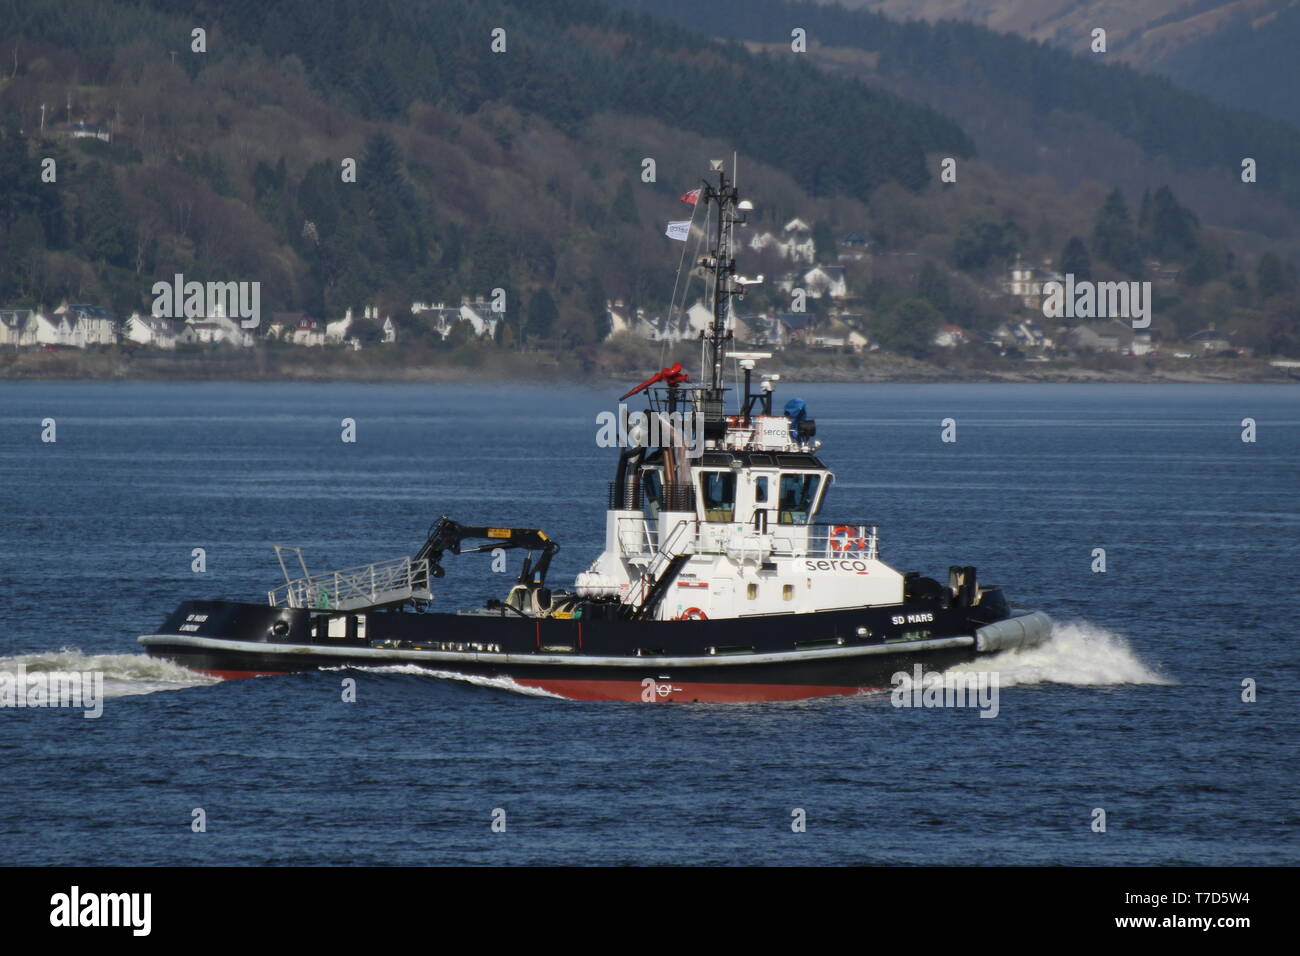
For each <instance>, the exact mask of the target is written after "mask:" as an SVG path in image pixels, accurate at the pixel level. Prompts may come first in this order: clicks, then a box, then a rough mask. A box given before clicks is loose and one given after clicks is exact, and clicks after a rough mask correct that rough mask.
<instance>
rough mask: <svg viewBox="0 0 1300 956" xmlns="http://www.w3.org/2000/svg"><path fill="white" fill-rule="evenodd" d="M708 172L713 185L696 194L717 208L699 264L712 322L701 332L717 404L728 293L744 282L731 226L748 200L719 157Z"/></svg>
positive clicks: (733, 293) (727, 333)
mask: <svg viewBox="0 0 1300 956" xmlns="http://www.w3.org/2000/svg"><path fill="white" fill-rule="evenodd" d="M710 165H711V167H712V170H711V171H712V172H715V173H717V174H718V182H717V185H714V184H713V183H710V182H709V181H708V180H705V181H704V184H703V186H701V191H700V198H701V199H703V200H704V201H705V202H706V203H712V204H713V205H715V206H716V207H717V210H718V225H717V232H716V235H715V236H714V245H713V249H712V250H711V251H710V253H709V255H707V256H706V257H705V258H704V259H702V260H701V262H700V264H701V265H702V266H704V267H705V268H706V269H709V270H710V271H711V272H712V273H713V322H712V324H711V325H710V326H709V329H708V331H707V332H706V333H705V339H706V341H707V343H708V360H709V379H708V381H709V386H708V389H707V395H706V397H707V398H708V399H709V400H711V401H712V402H716V403H717V405H716V406H715V407H717V408H719V409H720V408H721V403H722V393H723V391H724V390H725V389H724V386H723V381H724V379H723V361H724V360H725V358H726V355H727V341H728V340H729V339H730V338H731V336H732V332H731V329H729V328H728V324H729V323H728V317H729V315H730V312H731V298H732V296H737V295H743V294H744V291H745V289H744V285H743V284H741V283H738V282H737V281H736V259H735V256H734V254H733V252H732V244H733V242H734V238H735V227H736V226H737V225H743V224H744V223H745V216H744V213H743V210H744V209H745V208H747V207H749V204H748V203H744V204H742V203H741V202H740V201H739V195H738V194H737V190H736V186H735V183H733V182H732V181H731V180H729V179H727V170H726V166H725V163H724V161H723V160H720V159H715V160H713V161H712V162H711V164H710Z"/></svg>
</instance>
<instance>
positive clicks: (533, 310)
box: [525, 287, 560, 339]
mask: <svg viewBox="0 0 1300 956" xmlns="http://www.w3.org/2000/svg"><path fill="white" fill-rule="evenodd" d="M559 317H560V312H559V309H557V308H556V307H555V299H554V298H552V297H551V293H550V292H549V291H548V290H547V289H546V288H545V287H543V288H540V289H538V290H537V291H536V292H534V293H533V295H532V298H530V299H529V300H528V315H527V325H525V329H526V330H527V332H528V337H529V338H530V339H544V338H548V337H549V336H550V334H551V332H552V330H554V328H555V321H556V319H558V318H559Z"/></svg>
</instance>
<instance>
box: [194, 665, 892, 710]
mask: <svg viewBox="0 0 1300 956" xmlns="http://www.w3.org/2000/svg"><path fill="white" fill-rule="evenodd" d="M195 669H196V670H197V668H195ZM198 672H199V673H201V674H207V675H208V676H209V677H219V678H221V679H222V680H240V679H242V678H245V677H274V676H276V675H277V674H279V673H282V672H281V671H230V670H208V669H203V670H199V671H198ZM515 683H517V684H519V685H520V686H521V687H531V688H534V689H536V690H543V691H546V692H547V693H548V694H554V695H555V696H557V697H564V698H567V699H568V700H621V701H630V702H633V703H647V704H656V703H672V702H677V703H719V704H721V703H727V704H736V703H758V702H761V701H775V700H808V699H811V698H815V697H852V696H853V695H854V694H861V693H867V692H869V691H871V690H873V689H876V688H870V687H843V686H827V685H823V684H719V683H707V682H702V681H700V682H697V681H658V682H655V681H650V680H648V679H647V680H643V681H640V682H636V681H623V680H549V679H546V678H520V679H517V680H516V681H515Z"/></svg>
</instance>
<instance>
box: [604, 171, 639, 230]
mask: <svg viewBox="0 0 1300 956" xmlns="http://www.w3.org/2000/svg"><path fill="white" fill-rule="evenodd" d="M609 213H610V216H612V217H613V219H614V221H615V222H636V221H637V212H636V197H635V196H633V195H632V181H631V180H630V179H628V178H627V177H626V176H625V177H623V181H622V182H621V183H619V184H618V190H617V191H616V192H615V193H614V202H613V204H612V205H611V206H610V208H609Z"/></svg>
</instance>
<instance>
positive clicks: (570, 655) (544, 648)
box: [141, 601, 1045, 701]
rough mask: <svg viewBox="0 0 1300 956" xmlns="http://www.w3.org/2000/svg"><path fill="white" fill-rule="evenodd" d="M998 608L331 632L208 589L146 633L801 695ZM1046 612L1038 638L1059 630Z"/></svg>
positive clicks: (251, 670) (456, 619) (901, 662)
mask: <svg viewBox="0 0 1300 956" xmlns="http://www.w3.org/2000/svg"><path fill="white" fill-rule="evenodd" d="M995 607H996V605H991V606H990V608H984V609H980V608H940V607H938V606H936V605H928V606H926V607H925V608H924V609H919V607H918V606H908V605H899V606H894V607H887V608H856V609H846V610H843V611H822V612H817V613H811V614H798V615H794V614H791V615H772V616H762V617H748V618H733V619H727V620H714V621H626V620H622V619H618V618H612V617H611V618H609V619H605V620H600V619H587V620H554V619H545V620H534V619H524V618H520V617H518V616H509V617H507V616H503V615H497V614H418V613H402V612H396V611H394V612H385V613H368V614H365V615H364V624H361V625H359V624H358V622H357V619H356V618H355V617H347V616H342V615H338V614H336V615H334V628H335V632H336V635H337V636H335V637H330V636H329V627H330V615H323V614H315V615H313V614H311V612H308V611H306V610H301V609H286V608H274V607H269V606H266V605H252V604H239V603H236V602H226V601H196V602H186V603H185V604H182V605H181V607H180V608H178V609H177V611H176V613H175V614H173V615H172V616H171V618H169V619H168V621H167V622H166V624H164V626H163V628H162V629H161V630H160V633H158V634H154V635H148V636H146V637H143V638H141V642H142V643H144V644H145V645H146V647H147V648H148V652H149V654H150V655H152V656H156V657H165V658H170V659H172V660H175V661H176V662H178V663H180V664H182V665H183V666H185V667H189V668H191V669H193V670H196V671H201V672H204V673H208V674H213V675H216V676H219V677H224V678H232V677H249V676H257V675H266V674H282V673H290V672H295V671H304V670H313V669H317V668H321V667H384V666H392V665H406V666H410V665H414V666H417V667H421V668H424V669H426V670H429V671H433V672H439V673H448V674H454V675H459V676H464V677H467V678H471V679H473V678H485V679H490V680H506V681H511V682H513V683H514V684H517V685H519V686H522V687H526V688H536V689H540V690H544V691H547V692H550V693H554V694H557V695H559V696H562V697H568V698H574V699H584V700H633V701H641V700H644V701H672V700H676V701H753V700H789V699H801V698H808V697H821V696H831V695H837V694H854V693H858V692H860V691H863V690H876V689H883V688H888V687H890V686H892V684H893V680H892V677H893V675H894V674H896V673H898V672H899V671H905V672H909V673H910V672H911V671H912V668H913V667H914V666H915V665H917V664H920V665H921V666H922V667H923V668H924V669H926V670H932V671H933V670H942V669H944V668H946V667H950V666H952V665H954V664H958V663H963V662H966V661H970V660H973V659H974V658H975V657H976V656H977V655H978V654H979V653H980V651H981V650H997V649H1000V646H997V645H996V643H995V642H990V641H983V640H981V639H980V638H979V637H977V635H979V634H980V633H981V629H983V630H984V631H988V630H989V627H988V626H989V625H990V624H995V623H996V622H995V621H992V620H989V619H988V618H990V617H996V618H998V619H999V620H1005V619H1006V618H1007V617H1008V615H1007V614H1006V612H1005V606H1003V608H1002V610H1001V611H1000V612H998V611H995V610H994V608H995ZM976 611H981V612H982V613H979V614H976V613H973V612H976ZM1030 617H1032V618H1035V619H1036V618H1038V617H1040V615H1031V616H1030ZM1020 620H1026V621H1028V620H1029V617H1026V618H1022V619H1020ZM1034 623H1035V626H1036V628H1037V630H1036V631H1035V635H1034V636H1033V639H1032V640H1029V639H1027V640H1026V641H1025V642H1027V643H1036V642H1037V640H1041V639H1042V638H1043V637H1044V636H1045V633H1040V632H1041V631H1042V627H1041V626H1040V625H1039V622H1037V621H1036V620H1035V622H1034ZM183 628H184V629H185V630H184V631H182V629H183ZM362 628H364V633H363V634H359V633H358V632H359V631H361V630H362ZM985 644H987V645H989V646H982V645H985Z"/></svg>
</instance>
